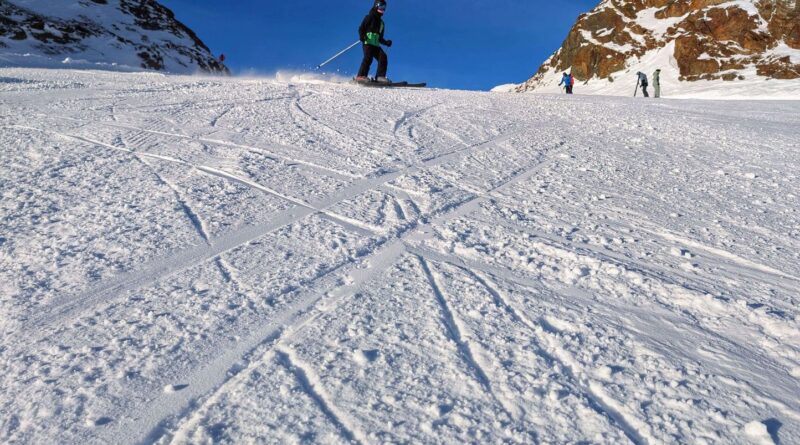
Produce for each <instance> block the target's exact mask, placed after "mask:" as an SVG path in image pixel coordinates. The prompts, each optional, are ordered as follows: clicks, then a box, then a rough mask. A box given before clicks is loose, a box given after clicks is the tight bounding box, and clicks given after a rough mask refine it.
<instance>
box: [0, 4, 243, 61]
mask: <svg viewBox="0 0 800 445" xmlns="http://www.w3.org/2000/svg"><path fill="white" fill-rule="evenodd" d="M12 56H16V57H15V58H12V59H10V57H12ZM0 57H2V58H3V59H6V60H14V61H19V60H25V58H28V59H32V58H34V57H35V58H36V59H35V60H53V61H69V60H77V61H81V62H84V63H89V64H95V65H105V66H109V65H112V66H125V67H130V68H143V69H148V70H156V71H167V72H175V73H193V72H205V73H228V68H227V67H225V65H224V64H223V63H221V62H219V61H218V60H217V59H216V58H215V57H214V56H213V55H212V53H211V51H210V50H209V48H208V47H207V46H206V45H205V44H204V43H203V41H202V40H200V38H199V37H198V36H197V35H196V34H195V33H194V32H193V31H192V30H191V29H189V28H188V27H187V26H186V25H184V24H183V23H181V22H180V21H178V20H177V19H176V17H175V14H174V13H173V12H172V11H171V10H170V9H168V8H166V7H165V6H163V5H161V4H160V3H159V2H157V1H155V0H59V1H52V0H1V1H0ZM23 64H24V63H23ZM12 65H13V63H12Z"/></svg>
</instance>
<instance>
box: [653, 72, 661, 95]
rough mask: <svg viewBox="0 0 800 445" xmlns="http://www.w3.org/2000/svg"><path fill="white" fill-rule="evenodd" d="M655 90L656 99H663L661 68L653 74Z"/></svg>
mask: <svg viewBox="0 0 800 445" xmlns="http://www.w3.org/2000/svg"><path fill="white" fill-rule="evenodd" d="M653 88H655V90H656V98H659V97H661V68H658V69H657V70H656V72H654V73H653Z"/></svg>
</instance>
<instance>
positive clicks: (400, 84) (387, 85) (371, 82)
mask: <svg viewBox="0 0 800 445" xmlns="http://www.w3.org/2000/svg"><path fill="white" fill-rule="evenodd" d="M353 82H355V83H356V84H357V85H361V86H362V87H370V88H425V87H426V86H428V84H427V83H424V82H423V83H410V82H390V83H386V82H378V81H376V80H373V79H370V80H368V81H360V80H355V79H354V80H353Z"/></svg>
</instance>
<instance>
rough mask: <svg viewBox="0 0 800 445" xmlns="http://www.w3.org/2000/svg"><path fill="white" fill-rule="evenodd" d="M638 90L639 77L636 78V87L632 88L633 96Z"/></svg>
mask: <svg viewBox="0 0 800 445" xmlns="http://www.w3.org/2000/svg"><path fill="white" fill-rule="evenodd" d="M638 92H639V79H636V89H635V90H633V97H636V93H638Z"/></svg>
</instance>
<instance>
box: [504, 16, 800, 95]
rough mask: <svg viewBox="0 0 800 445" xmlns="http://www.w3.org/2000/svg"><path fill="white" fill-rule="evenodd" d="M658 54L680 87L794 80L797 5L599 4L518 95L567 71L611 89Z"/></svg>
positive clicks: (798, 60)
mask: <svg viewBox="0 0 800 445" xmlns="http://www.w3.org/2000/svg"><path fill="white" fill-rule="evenodd" d="M673 48H674V49H673ZM663 49H669V50H670V51H672V53H671V54H670V55H669V56H670V60H669V61H670V63H669V64H665V65H667V66H664V67H663V68H664V69H673V70H677V71H678V76H679V79H680V80H681V81H697V80H738V79H743V78H744V77H745V76H746V75H756V76H762V77H764V78H765V79H800V0H735V1H730V0H603V1H602V2H601V3H600V4H599V5H598V6H597V7H596V8H595V9H594V10H592V11H591V12H589V13H586V14H583V15H581V16H580V17H579V18H578V21H577V23H576V24H575V25H574V27H573V28H572V30H571V31H570V32H569V34H568V35H567V38H566V39H565V40H564V43H563V44H562V46H561V48H560V49H559V50H558V51H556V52H555V53H554V54H553V56H551V57H550V59H548V60H547V61H545V63H544V64H543V65H542V66H541V67H540V68H539V70H538V72H537V73H536V75H534V76H533V78H531V79H530V80H528V81H527V82H525V83H524V84H522V85H519V86H518V87H517V91H520V92H522V91H529V90H535V89H536V88H537V87H539V86H540V85H542V84H543V82H544V81H545V80H546V79H550V78H552V77H553V76H557V75H558V73H560V72H565V71H571V72H572V74H573V75H574V76H575V78H576V80H578V81H589V80H594V79H607V80H609V81H612V82H613V78H614V75H615V73H618V72H620V71H623V70H625V69H626V68H628V67H630V66H632V65H635V64H636V63H637V62H638V61H640V60H642V59H644V58H646V57H647V56H648V55H650V54H653V53H654V52H657V51H660V50H663Z"/></svg>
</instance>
